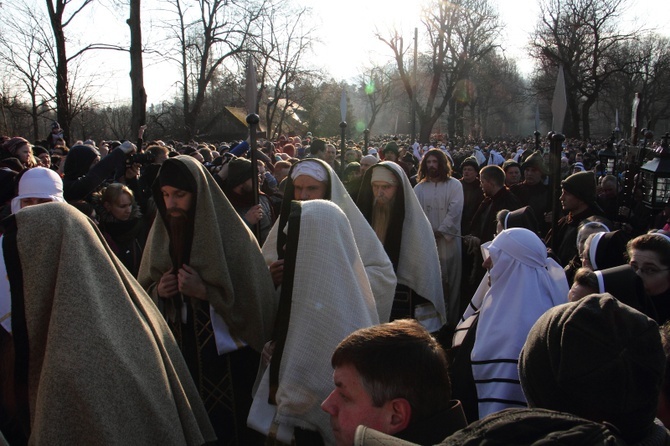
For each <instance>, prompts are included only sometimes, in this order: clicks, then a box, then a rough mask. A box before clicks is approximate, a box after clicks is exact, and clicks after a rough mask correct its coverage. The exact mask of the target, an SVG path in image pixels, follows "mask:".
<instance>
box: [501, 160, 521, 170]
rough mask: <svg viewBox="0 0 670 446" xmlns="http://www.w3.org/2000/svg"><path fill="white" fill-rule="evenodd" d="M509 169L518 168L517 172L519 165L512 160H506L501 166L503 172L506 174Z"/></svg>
mask: <svg viewBox="0 0 670 446" xmlns="http://www.w3.org/2000/svg"><path fill="white" fill-rule="evenodd" d="M510 167H518V168H519V170H521V164H519V163H517V162H516V161H514V160H507V161H505V162H504V163H503V165H502V168H503V170H504V171H505V172H507V169H509V168H510Z"/></svg>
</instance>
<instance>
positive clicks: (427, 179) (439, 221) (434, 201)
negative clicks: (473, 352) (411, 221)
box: [414, 149, 463, 326]
mask: <svg viewBox="0 0 670 446" xmlns="http://www.w3.org/2000/svg"><path fill="white" fill-rule="evenodd" d="M451 172H452V168H451V164H449V160H448V159H447V156H446V155H445V154H444V152H442V151H441V150H439V149H431V150H429V151H428V152H426V154H425V155H424V156H423V158H422V159H421V164H420V165H419V173H418V174H417V181H418V184H417V185H416V186H415V187H414V192H416V196H417V198H418V199H419V203H421V207H422V208H423V211H424V213H425V214H426V217H428V221H429V222H430V225H431V226H432V228H433V235H434V237H435V243H437V253H438V257H439V259H440V266H441V268H442V286H443V289H444V295H445V306H446V308H447V322H448V323H449V325H453V326H455V325H456V323H457V322H458V318H459V316H460V315H459V314H458V313H459V296H460V288H461V243H460V240H459V238H460V236H461V215H462V213H463V186H462V185H461V182H460V181H458V180H457V179H455V178H452V176H451Z"/></svg>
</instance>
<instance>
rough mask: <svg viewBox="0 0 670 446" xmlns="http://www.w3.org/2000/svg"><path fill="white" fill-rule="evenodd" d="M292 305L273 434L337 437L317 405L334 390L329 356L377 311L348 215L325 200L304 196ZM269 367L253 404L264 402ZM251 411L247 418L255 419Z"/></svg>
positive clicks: (330, 439) (331, 440)
mask: <svg viewBox="0 0 670 446" xmlns="http://www.w3.org/2000/svg"><path fill="white" fill-rule="evenodd" d="M289 224H290V223H289ZM287 226H288V225H287ZM289 231H290V228H289ZM324 271H327V274H323V272H324ZM290 308H291V310H290V320H289V323H288V329H287V332H286V341H285V344H284V349H283V354H282V356H281V362H280V366H279V383H278V389H277V393H276V401H277V414H276V417H275V422H276V423H279V424H280V427H279V428H278V433H277V435H278V438H279V440H280V441H284V442H286V443H290V441H291V438H290V435H291V433H292V432H293V428H294V427H296V426H297V427H302V428H305V429H308V430H312V431H318V432H319V433H320V434H321V436H322V437H323V438H324V440H325V443H326V444H334V438H333V434H332V429H331V427H330V420H329V416H328V414H327V413H325V412H324V411H323V410H321V407H320V405H321V402H322V401H323V400H325V399H326V397H327V396H328V394H329V393H330V391H331V390H332V389H333V381H332V376H333V369H332V367H331V366H330V357H331V355H332V353H333V351H334V350H335V347H336V346H337V345H338V344H339V343H340V341H342V339H344V338H345V337H347V336H348V335H349V334H351V333H353V332H354V331H356V330H358V329H359V328H365V327H371V326H373V325H376V324H378V323H379V318H378V316H377V309H376V305H375V301H374V298H373V296H372V290H371V288H370V283H369V281H368V279H367V275H366V273H365V269H364V268H363V261H362V260H361V257H360V254H359V252H358V248H357V247H356V243H355V241H354V237H353V234H352V230H351V226H350V225H349V221H348V219H347V217H346V216H345V214H344V213H343V212H342V210H341V209H340V208H339V207H338V206H337V205H335V204H334V203H332V202H330V201H326V200H310V201H304V202H302V209H301V214H300V229H299V236H298V240H297V253H296V258H295V274H294V276H293V290H292V294H291V306H290ZM275 354H277V353H276V351H275ZM269 370H270V368H269V367H268V368H267V369H266V370H265V371H264V373H263V379H262V380H261V384H260V387H259V389H258V392H257V393H256V395H255V396H254V399H255V400H256V401H255V402H254V404H255V405H256V404H261V403H265V402H266V401H267V395H268V388H267V386H268V383H269V380H268V376H267V375H269ZM253 413H254V410H253V409H252V411H251V414H250V416H249V419H248V422H249V425H250V426H257V425H258V424H260V423H259V422H258V420H252V419H251V417H253ZM275 428H276V427H275ZM284 432H286V434H284ZM283 435H286V437H282V436H283Z"/></svg>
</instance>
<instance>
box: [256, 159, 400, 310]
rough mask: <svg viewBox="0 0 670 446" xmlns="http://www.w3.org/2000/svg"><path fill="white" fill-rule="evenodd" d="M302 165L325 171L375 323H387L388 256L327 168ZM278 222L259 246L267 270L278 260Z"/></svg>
mask: <svg viewBox="0 0 670 446" xmlns="http://www.w3.org/2000/svg"><path fill="white" fill-rule="evenodd" d="M304 162H318V163H319V164H321V165H322V166H324V168H326V170H327V171H328V174H329V176H330V180H331V181H330V184H331V190H330V201H332V202H333V203H335V204H336V205H337V206H338V207H339V208H340V209H342V212H344V214H345V215H346V216H347V218H348V219H349V224H350V225H351V228H352V230H353V233H354V239H355V241H356V246H357V247H358V251H359V252H360V255H361V258H362V260H363V266H364V267H365V272H366V273H367V275H368V279H369V281H370V286H371V287H372V294H373V295H374V297H375V302H376V304H377V311H378V313H379V321H380V322H388V321H389V317H390V316H391V307H392V306H393V296H394V295H395V287H396V275H395V273H394V272H393V264H392V263H391V260H390V259H389V257H388V255H386V251H384V246H383V245H382V243H381V242H380V241H379V238H378V237H377V234H375V231H374V230H373V229H372V227H371V226H370V224H369V223H368V221H367V220H366V219H365V217H364V216H363V214H361V211H360V210H358V207H357V206H356V204H355V203H354V201H353V200H352V199H351V197H350V196H349V193H348V192H347V191H346V189H345V188H344V185H343V184H342V182H341V181H340V179H339V178H338V177H337V175H336V174H335V171H334V170H333V169H332V168H331V167H330V166H328V164H326V163H325V162H323V161H320V160H317V159H307V160H303V161H301V163H304ZM290 174H291V172H290V171H289V175H290ZM279 220H280V219H279V218H278V219H277V221H275V224H274V225H273V226H272V229H270V233H269V234H268V237H267V238H266V239H265V243H263V248H262V251H263V257H264V258H265V263H266V264H267V265H268V266H270V265H271V264H272V263H273V262H275V261H276V260H277V258H278V255H277V237H278V231H279Z"/></svg>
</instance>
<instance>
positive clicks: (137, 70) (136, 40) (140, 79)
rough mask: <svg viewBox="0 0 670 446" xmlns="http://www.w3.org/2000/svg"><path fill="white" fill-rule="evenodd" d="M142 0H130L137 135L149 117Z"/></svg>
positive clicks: (133, 127) (133, 131) (133, 132)
mask: <svg viewBox="0 0 670 446" xmlns="http://www.w3.org/2000/svg"><path fill="white" fill-rule="evenodd" d="M140 3H141V0H130V18H129V19H128V21H127V23H128V27H129V28H130V84H131V87H132V105H131V111H132V114H131V118H130V131H131V135H133V136H134V135H137V134H138V131H139V128H140V126H142V125H144V124H145V123H146V119H147V109H146V106H147V93H146V90H145V89H144V67H143V64H142V24H141V21H140Z"/></svg>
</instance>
